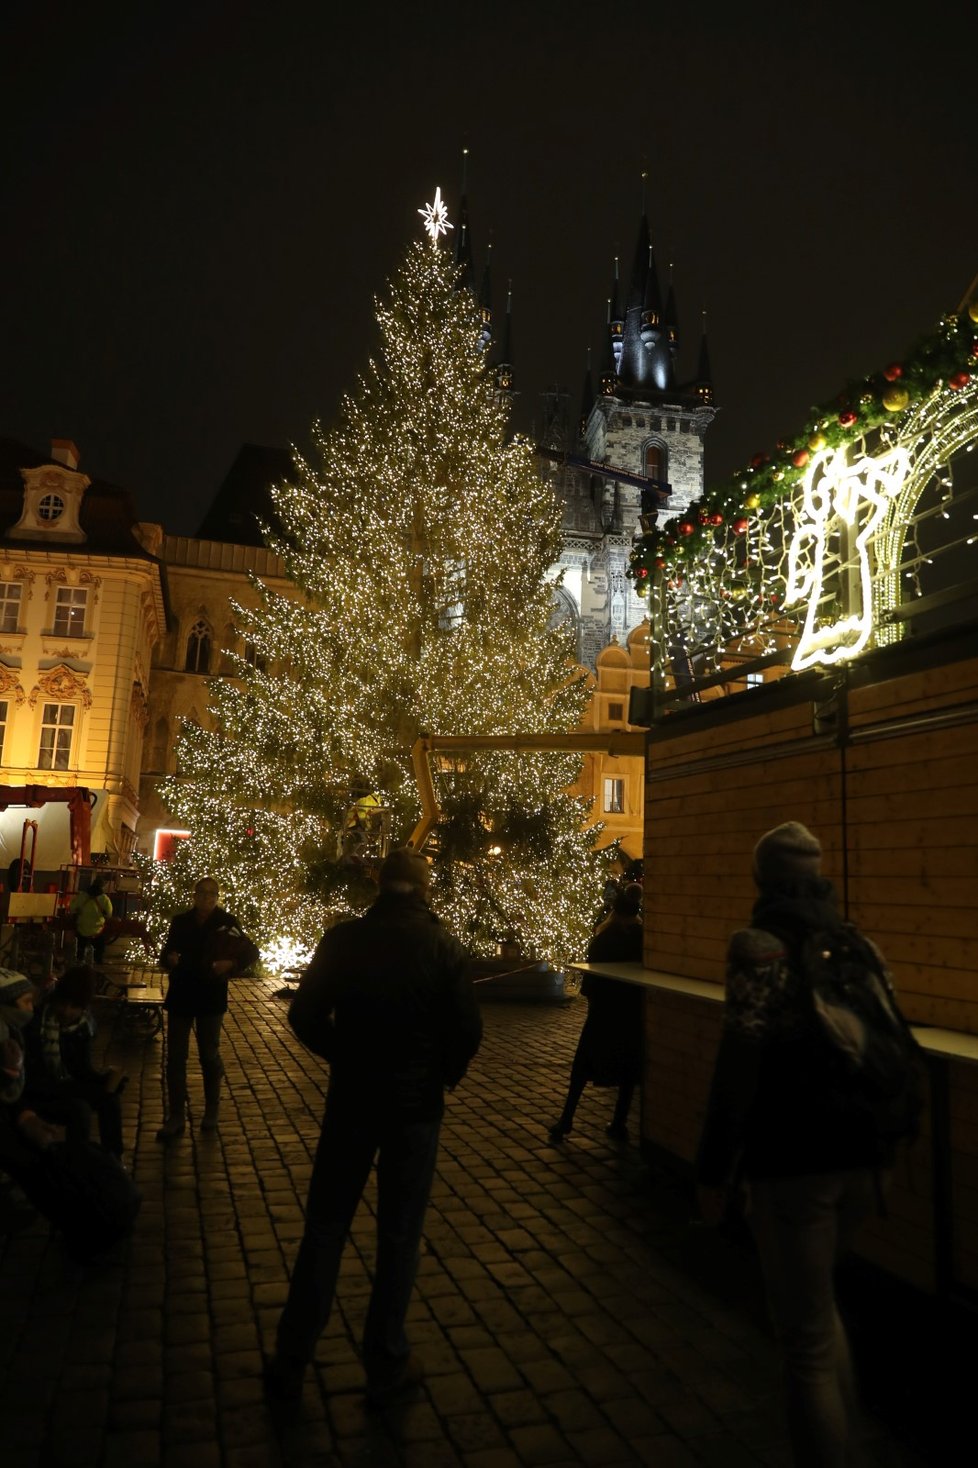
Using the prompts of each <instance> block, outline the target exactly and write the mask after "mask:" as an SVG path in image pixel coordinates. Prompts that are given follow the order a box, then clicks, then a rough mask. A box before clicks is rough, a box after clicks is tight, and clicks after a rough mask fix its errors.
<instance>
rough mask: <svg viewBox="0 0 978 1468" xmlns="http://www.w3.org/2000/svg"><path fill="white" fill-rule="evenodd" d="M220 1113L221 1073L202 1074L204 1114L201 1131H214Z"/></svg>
mask: <svg viewBox="0 0 978 1468" xmlns="http://www.w3.org/2000/svg"><path fill="white" fill-rule="evenodd" d="M220 1114H221V1075H210V1076H208V1075H205V1076H204V1116H203V1120H202V1121H201V1123H200V1129H201V1131H202V1132H216V1131H217V1128H218V1125H219V1122H220Z"/></svg>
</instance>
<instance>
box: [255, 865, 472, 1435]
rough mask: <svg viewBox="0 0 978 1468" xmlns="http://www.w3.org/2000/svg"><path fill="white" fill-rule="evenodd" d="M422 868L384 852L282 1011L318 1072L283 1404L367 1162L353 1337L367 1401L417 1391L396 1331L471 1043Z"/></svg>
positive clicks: (455, 973)
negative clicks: (373, 1188)
mask: <svg viewBox="0 0 978 1468" xmlns="http://www.w3.org/2000/svg"><path fill="white" fill-rule="evenodd" d="M427 894H428V864H427V862H426V861H425V860H424V858H423V857H420V856H417V855H416V854H415V853H413V852H410V851H406V850H398V851H393V852H391V854H390V855H389V856H388V857H387V858H386V860H385V861H384V864H383V866H382V867H381V871H380V895H379V897H378V898H377V900H376V901H375V902H374V904H373V906H372V907H371V908H370V909H369V910H368V911H367V912H366V913H365V915H364V916H363V917H361V918H355V919H352V920H351V921H348V922H344V923H340V924H338V925H337V926H336V927H335V928H331V929H330V930H329V931H328V932H327V933H326V935H325V936H324V938H323V939H322V941H321V942H320V944H319V947H318V948H317V949H316V952H315V954H314V956H313V959H312V962H311V963H310V965H309V967H308V969H307V970H306V973H305V975H304V976H303V979H302V982H301V984H300V986H299V990H298V992H297V994H296V996H295V998H294V1000H293V1001H292V1006H291V1008H290V1010H289V1022H290V1024H291V1025H292V1028H293V1030H294V1031H295V1033H296V1035H297V1036H298V1037H299V1039H300V1040H301V1041H302V1042H303V1044H304V1045H307V1046H308V1047H309V1049H310V1050H312V1051H313V1052H314V1053H315V1054H316V1055H321V1056H322V1057H323V1059H325V1060H328V1061H329V1064H330V1079H329V1090H328V1093H327V1097H326V1112H325V1115H324V1118H323V1127H322V1133H321V1135H320V1138H319V1147H318V1149H317V1152H316V1162H315V1166H314V1168H313V1174H312V1179H311V1181H310V1184H309V1198H308V1202H307V1205H306V1228H305V1234H304V1236H303V1239H302V1243H301V1246H300V1248H299V1254H298V1258H297V1259H296V1263H295V1268H294V1270H293V1273H292V1283H291V1287H290V1289H289V1296H288V1300H287V1302H286V1305H285V1309H284V1310H283V1312H282V1316H281V1319H280V1321H279V1325H278V1335H277V1340H276V1352H275V1355H274V1357H273V1358H272V1359H271V1360H270V1361H269V1363H268V1365H267V1367H266V1371H265V1383H266V1388H267V1390H268V1392H269V1394H270V1395H271V1396H274V1397H278V1398H279V1399H283V1400H288V1399H295V1398H298V1396H299V1395H300V1394H301V1389H302V1378H303V1375H304V1373H305V1369H306V1367H307V1365H308V1364H309V1362H310V1361H311V1360H312V1357H313V1353H314V1351H315V1348H316V1342H317V1340H318V1339H319V1336H320V1334H321V1333H322V1331H323V1330H324V1329H325V1326H326V1323H327V1321H328V1319H329V1314H330V1309H331V1307H332V1303H333V1295H334V1292H335V1289H336V1279H337V1275H338V1272H339V1267H340V1258H341V1255H342V1252H343V1246H344V1244H345V1243H346V1239H347V1236H348V1234H349V1231H350V1225H351V1223H352V1221H353V1216H354V1214H355V1212H356V1209H357V1205H358V1204H359V1202H360V1198H361V1195H362V1193H363V1189H364V1186H365V1185H366V1182H367V1178H368V1176H369V1174H370V1169H371V1166H372V1165H373V1161H374V1157H375V1156H376V1157H377V1258H376V1264H375V1269H374V1284H373V1290H372V1293H371V1296H370V1305H369V1308H368V1311H367V1318H366V1323H365V1325H364V1331H363V1360H364V1367H365V1370H366V1375H367V1399H368V1402H370V1403H371V1404H373V1405H377V1406H379V1405H382V1404H383V1403H384V1402H385V1401H387V1400H388V1399H390V1398H391V1397H393V1396H395V1395H396V1394H397V1393H398V1392H400V1391H402V1390H404V1389H405V1388H406V1387H407V1386H410V1385H412V1384H413V1383H414V1382H416V1381H417V1380H419V1379H420V1368H419V1367H418V1366H417V1364H416V1363H415V1362H414V1361H413V1360H412V1359H411V1358H410V1355H409V1349H408V1342H407V1337H406V1335H405V1330H404V1321H405V1316H406V1314H407V1308H408V1302H409V1300H410V1297H411V1291H412V1288H413V1286H414V1275H415V1270H416V1267H417V1257H418V1249H419V1246H420V1242H421V1232H422V1227H423V1223H424V1215H425V1208H426V1207H427V1203H428V1195H429V1193H430V1191H431V1182H432V1178H433V1176H434V1170H435V1158H436V1155H437V1150H438V1132H439V1128H440V1126H441V1117H442V1112H443V1110H444V1089H445V1087H446V1086H447V1087H449V1088H451V1087H453V1086H455V1085H457V1084H458V1082H459V1081H460V1080H461V1079H462V1077H463V1076H464V1074H465V1071H466V1068H467V1066H468V1063H469V1061H470V1060H471V1058H472V1056H473V1055H474V1054H475V1052H476V1050H477V1049H478V1047H479V1041H480V1040H481V1038H482V1021H481V1018H480V1016H479V1011H478V1008H477V1007H476V1003H475V998H474V995H473V992H472V986H471V983H470V981H469V979H468V977H467V973H466V968H467V962H466V956H465V953H464V951H463V949H462V947H461V945H460V944H459V943H458V942H456V940H455V939H454V938H453V937H451V935H450V934H449V933H447V932H446V931H445V929H444V928H443V927H441V926H440V924H439V922H438V919H437V918H436V917H435V916H434V914H433V913H432V912H431V910H430V909H429V907H428V902H427Z"/></svg>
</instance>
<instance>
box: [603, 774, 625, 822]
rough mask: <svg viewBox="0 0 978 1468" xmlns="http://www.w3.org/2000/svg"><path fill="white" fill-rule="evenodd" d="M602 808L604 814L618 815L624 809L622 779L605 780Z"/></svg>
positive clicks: (623, 784)
mask: <svg viewBox="0 0 978 1468" xmlns="http://www.w3.org/2000/svg"><path fill="white" fill-rule="evenodd" d="M604 808H605V814H606V815H614V816H620V815H621V814H622V813H623V811H624V809H625V782H624V780H605V782H604Z"/></svg>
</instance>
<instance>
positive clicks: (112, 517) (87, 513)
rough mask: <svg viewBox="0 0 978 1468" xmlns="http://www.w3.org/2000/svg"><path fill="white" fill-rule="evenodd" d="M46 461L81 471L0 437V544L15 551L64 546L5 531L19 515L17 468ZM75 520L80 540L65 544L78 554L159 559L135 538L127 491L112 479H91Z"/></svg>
mask: <svg viewBox="0 0 978 1468" xmlns="http://www.w3.org/2000/svg"><path fill="white" fill-rule="evenodd" d="M47 464H50V465H51V467H52V468H54V469H63V470H69V472H75V473H79V474H84V473H85V469H84V467H83V466H81V465H79V467H78V468H77V469H76V470H74V471H70V469H69V466H68V465H67V464H65V463H62V462H59V461H58V460H56V459H53V458H52V457H51V455H50V454H44V453H39V452H38V451H37V449H32V448H30V447H29V446H28V445H27V444H23V443H18V442H17V440H16V439H12V438H0V543H2V544H4V545H6V546H10V547H16V549H17V550H18V551H27V550H50V549H51V548H52V547H53V546H57V547H58V548H59V549H65V548H66V544H65V542H64V541H60V540H57V539H55V538H53V537H48V536H45V535H43V534H39V535H37V536H36V537H33V538H31V539H26V538H23V537H21V536H20V535H18V536H17V538H16V539H11V538H10V537H9V535H8V531H10V530H11V529H12V528H13V526H14V525H16V524H17V522H18V521H19V519H20V517H21V512H22V510H23V506H24V479H23V476H22V474H21V472H20V471H21V470H22V469H38V468H41V467H43V466H44V465H47ZM78 523H79V525H80V527H81V529H82V531H83V532H84V535H85V539H84V541H81V542H79V543H77V544H72V545H70V546H69V547H67V548H70V549H71V550H72V551H74V552H76V553H80V554H87V555H103V556H128V557H138V558H139V559H141V560H145V561H153V562H156V563H157V564H159V562H158V558H157V557H156V556H153V555H150V553H149V551H147V550H146V548H145V546H143V545H142V544H141V542H140V541H139V540H138V539H137V537H136V535H135V533H134V532H135V527H136V525H137V524H138V523H139V520H138V516H137V514H136V511H135V508H134V505H133V500H132V496H131V495H130V493H129V491H128V490H126V489H121V488H120V487H119V486H118V485H117V484H109V483H107V481H106V480H104V479H94V478H93V479H91V481H90V483H89V485H88V487H87V488H86V490H85V494H84V496H83V498H82V502H81V510H80V513H79V518H78Z"/></svg>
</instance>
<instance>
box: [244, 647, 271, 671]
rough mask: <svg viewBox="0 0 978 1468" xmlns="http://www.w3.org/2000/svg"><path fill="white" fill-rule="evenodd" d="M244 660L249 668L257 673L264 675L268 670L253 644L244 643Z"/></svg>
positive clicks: (265, 660) (265, 662)
mask: <svg viewBox="0 0 978 1468" xmlns="http://www.w3.org/2000/svg"><path fill="white" fill-rule="evenodd" d="M244 660H245V662H246V663H247V664H248V666H249V668H254V669H255V671H256V672H257V673H264V672H267V670H268V662H267V659H265V658H263V657H262V655H261V653H260V652H259V651H258V650H257V648H256V647H255V644H254V643H253V642H246V643H245V645H244Z"/></svg>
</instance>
